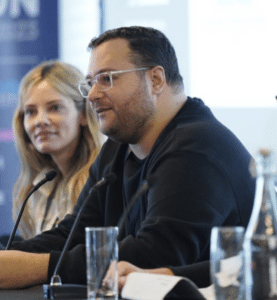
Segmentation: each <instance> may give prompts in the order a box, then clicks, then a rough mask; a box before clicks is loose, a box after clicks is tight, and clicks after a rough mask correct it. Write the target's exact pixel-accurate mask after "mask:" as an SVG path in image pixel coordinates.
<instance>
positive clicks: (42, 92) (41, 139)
mask: <svg viewBox="0 0 277 300" xmlns="http://www.w3.org/2000/svg"><path fill="white" fill-rule="evenodd" d="M23 106H24V128H25V131H26V133H27V134H28V136H29V138H30V140H31V142H32V144H33V145H34V147H35V148H36V149H37V150H38V151H39V152H40V153H45V154H50V155H51V156H52V158H53V159H54V161H56V160H59V158H60V159H69V158H71V157H72V155H73V154H74V151H75V149H76V146H77V144H78V141H79V136H80V127H81V125H83V126H85V125H86V119H85V117H84V115H83V113H80V112H78V110H77V108H76V106H75V104H74V101H73V100H72V99H71V98H69V97H66V96H64V95H62V94H60V93H59V92H58V91H56V90H55V89H54V88H52V87H51V86H50V85H49V84H48V83H47V81H42V82H41V83H40V84H38V85H37V86H35V87H33V88H31V89H30V91H29V92H28V93H27V95H26V97H25V101H24V105H23ZM56 163H57V161H56Z"/></svg>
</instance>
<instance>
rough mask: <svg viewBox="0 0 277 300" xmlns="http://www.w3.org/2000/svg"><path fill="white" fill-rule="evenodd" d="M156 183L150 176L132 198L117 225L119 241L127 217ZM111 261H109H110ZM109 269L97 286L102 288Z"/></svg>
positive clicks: (106, 268) (98, 280)
mask: <svg viewBox="0 0 277 300" xmlns="http://www.w3.org/2000/svg"><path fill="white" fill-rule="evenodd" d="M155 181H156V177H155V175H150V176H149V177H148V178H147V179H146V180H144V181H143V182H142V185H141V187H140V188H139V189H138V190H137V191H136V193H135V194H134V195H133V196H132V198H131V200H130V202H129V203H128V205H127V207H126V209H124V211H123V213H122V216H121V217H120V219H119V221H118V223H117V227H118V238H117V239H118V240H119V238H120V236H121V235H123V230H124V226H123V225H125V228H126V227H127V224H126V221H127V216H128V215H129V213H130V211H131V209H132V208H133V206H134V205H135V203H136V202H137V200H138V199H139V198H140V197H142V196H143V195H144V194H145V193H146V192H147V191H148V190H149V188H150V187H151V186H152V185H153V184H154V183H155ZM108 261H109V260H108ZM108 269H109V266H108V265H106V266H104V267H103V269H102V272H101V273H100V276H99V278H98V279H97V283H96V286H97V287H100V285H101V282H102V280H103V279H104V277H105V275H106V273H107V271H108Z"/></svg>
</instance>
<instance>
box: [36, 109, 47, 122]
mask: <svg viewBox="0 0 277 300" xmlns="http://www.w3.org/2000/svg"><path fill="white" fill-rule="evenodd" d="M48 124H49V116H48V114H47V113H46V112H45V111H38V113H37V115H36V117H35V125H36V126H43V125H48Z"/></svg>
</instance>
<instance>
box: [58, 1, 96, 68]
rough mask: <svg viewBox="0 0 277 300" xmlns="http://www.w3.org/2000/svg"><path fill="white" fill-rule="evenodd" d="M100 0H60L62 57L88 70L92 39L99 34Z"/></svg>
mask: <svg viewBox="0 0 277 300" xmlns="http://www.w3.org/2000/svg"><path fill="white" fill-rule="evenodd" d="M98 3H99V1H98V0H59V20H60V23H59V32H60V37H59V42H60V55H59V56H60V59H61V60H63V61H65V62H67V63H71V64H73V65H75V66H76V67H78V68H79V69H80V70H81V71H83V72H84V73H86V72H87V66H88V59H89V52H88V51H87V46H88V44H89V42H90V40H91V39H92V38H93V37H95V36H98V35H99V30H100V29H99V23H100V21H99V19H100V15H99V5H98Z"/></svg>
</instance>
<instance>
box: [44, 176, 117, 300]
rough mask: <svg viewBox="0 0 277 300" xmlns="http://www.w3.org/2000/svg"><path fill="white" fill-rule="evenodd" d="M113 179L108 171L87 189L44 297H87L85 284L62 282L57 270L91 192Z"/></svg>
mask: <svg viewBox="0 0 277 300" xmlns="http://www.w3.org/2000/svg"><path fill="white" fill-rule="evenodd" d="M115 180H116V176H115V175H114V174H113V173H110V174H108V175H107V176H106V177H105V178H102V179H101V180H100V181H98V182H97V183H96V184H95V185H94V186H93V187H91V189H90V190H89V193H88V195H87V197H86V199H85V201H84V203H83V204H82V206H81V208H80V210H79V211H78V214H77V216H76V218H75V220H74V223H73V225H72V228H71V230H70V233H69V236H68V239H67V240H66V243H65V245H64V247H63V250H62V252H61V255H60V257H59V260H58V262H57V265H56V268H55V270H54V273H53V276H52V278H51V282H50V285H48V284H44V285H43V298H44V299H78V298H80V297H81V298H85V299H86V298H87V286H86V285H80V284H62V281H61V278H60V276H59V275H58V271H59V269H60V266H61V263H62V260H63V257H64V254H65V252H66V251H67V250H68V247H69V244H70V243H71V241H72V238H73V233H74V232H75V229H76V227H77V224H78V223H79V219H80V217H81V215H82V213H83V210H84V208H85V206H86V204H87V202H88V200H89V199H90V197H91V195H92V193H93V192H94V191H96V190H97V189H98V188H99V187H100V186H102V185H103V184H105V183H107V184H110V183H112V182H114V181H115Z"/></svg>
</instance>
